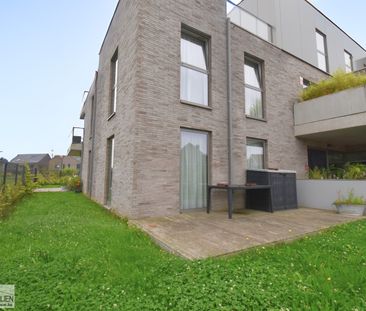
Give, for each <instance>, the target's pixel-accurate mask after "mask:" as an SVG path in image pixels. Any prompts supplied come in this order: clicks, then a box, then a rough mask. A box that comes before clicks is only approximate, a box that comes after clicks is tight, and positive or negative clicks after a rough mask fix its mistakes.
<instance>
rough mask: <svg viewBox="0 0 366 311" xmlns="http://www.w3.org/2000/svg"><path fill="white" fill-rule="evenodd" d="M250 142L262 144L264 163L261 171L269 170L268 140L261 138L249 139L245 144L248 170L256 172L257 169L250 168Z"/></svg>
mask: <svg viewBox="0 0 366 311" xmlns="http://www.w3.org/2000/svg"><path fill="white" fill-rule="evenodd" d="M249 142H260V143H261V144H262V146H263V147H262V148H263V161H262V168H261V170H265V169H266V168H267V140H265V139H261V138H254V137H247V138H246V142H245V155H246V169H247V170H256V169H257V168H251V167H249V165H248V164H249V163H248V162H249V158H248V146H249Z"/></svg>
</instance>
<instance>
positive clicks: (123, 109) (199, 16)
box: [83, 0, 325, 217]
mask: <svg viewBox="0 0 366 311" xmlns="http://www.w3.org/2000/svg"><path fill="white" fill-rule="evenodd" d="M182 24H185V25H187V26H189V27H191V28H194V29H197V30H198V31H200V32H203V33H205V34H206V35H208V36H210V38H211V39H210V45H211V69H210V78H211V85H210V89H211V101H210V107H209V109H205V108H202V107H196V106H191V105H187V104H182V103H181V102H180V35H181V26H182ZM231 32H232V40H231V41H232V46H231V49H232V81H233V116H234V118H233V128H234V132H233V134H234V137H233V160H234V161H233V165H234V173H235V174H234V182H235V183H243V182H244V181H245V168H246V167H245V165H246V154H245V146H246V137H248V136H249V137H256V138H261V139H265V140H267V141H268V165H269V166H270V167H278V168H283V169H294V170H297V171H298V173H299V176H300V177H301V176H303V175H304V173H305V172H304V170H305V164H306V158H307V154H306V145H305V144H304V143H302V142H300V141H299V140H297V139H296V138H295V137H294V133H293V132H294V129H293V123H294V122H293V104H294V102H295V101H296V99H297V95H298V93H299V91H300V90H301V86H300V83H299V78H300V76H303V77H305V78H307V79H309V80H312V81H316V80H318V79H320V78H322V77H324V76H325V74H323V73H321V72H320V71H319V70H317V69H316V68H314V67H312V66H310V65H308V64H306V63H304V62H302V61H301V60H299V59H297V58H295V57H293V56H291V55H289V54H287V53H285V52H283V51H281V50H280V49H278V48H276V47H274V46H273V45H271V44H269V43H267V42H265V41H263V40H261V39H259V38H257V37H255V36H253V35H251V34H249V33H248V32H246V31H245V30H242V29H240V28H238V27H236V26H232V29H231ZM117 47H118V51H119V80H118V102H117V112H116V115H115V116H114V117H112V119H110V120H109V121H108V120H107V118H108V106H109V96H110V92H109V90H110V60H111V58H112V56H113V54H114V52H115V50H116V48H117ZM244 53H250V54H252V55H254V56H256V57H258V58H260V59H262V60H263V61H264V64H265V97H266V114H267V121H266V122H262V121H255V120H249V119H247V118H246V117H245V115H244V78H243V66H244ZM226 73H227V64H226V4H225V1H224V0H212V1H198V0H176V1H174V2H172V1H168V0H144V1H132V0H130V1H129V0H126V1H120V3H119V7H118V9H117V11H116V14H115V16H114V18H113V20H112V23H111V27H110V29H109V32H108V34H107V37H106V40H105V42H104V45H103V47H102V50H101V53H100V65H99V78H98V82H97V107H96V135H95V137H94V139H95V150H94V178H93V198H94V199H96V200H97V201H99V202H101V203H103V202H104V201H105V176H106V162H107V161H106V142H107V138H108V137H110V136H111V135H115V168H114V175H113V189H112V193H113V197H112V203H111V207H112V208H113V209H114V210H115V211H116V212H117V213H119V214H121V215H127V216H130V217H144V216H158V215H164V216H165V215H171V214H176V213H178V212H179V207H180V194H179V191H180V190H179V189H180V184H179V179H180V129H181V128H182V127H184V128H190V129H198V130H204V131H207V132H209V133H210V137H211V146H210V168H209V175H210V182H211V183H214V184H215V183H217V182H221V181H227V180H228V144H227V87H226V86H227V77H226ZM88 124H90V122H88V120H87V119H86V120H85V126H86V133H87V131H88V130H87V126H88ZM86 149H87V148H85V150H84V163H83V178H85V176H86V174H85V169H86V167H87V165H85V154H87V150H86ZM238 198H241V200H236V204H237V206H240V205H241V206H242V205H243V200H242V199H243V196H241V195H239V196H238ZM213 203H214V208H222V209H225V208H226V200H225V195H224V194H223V193H216V194H215V195H214V197H213Z"/></svg>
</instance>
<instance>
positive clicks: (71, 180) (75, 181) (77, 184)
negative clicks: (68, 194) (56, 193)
mask: <svg viewBox="0 0 366 311" xmlns="http://www.w3.org/2000/svg"><path fill="white" fill-rule="evenodd" d="M66 188H67V189H68V190H70V191H75V192H81V180H80V177H79V176H77V175H74V176H72V177H67V181H66Z"/></svg>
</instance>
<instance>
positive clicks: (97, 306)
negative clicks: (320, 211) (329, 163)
mask: <svg viewBox="0 0 366 311" xmlns="http://www.w3.org/2000/svg"><path fill="white" fill-rule="evenodd" d="M0 237H1V256H0V284H15V285H16V310H27V311H28V310H67V311H71V310H144V311H145V310H190V311H191V310H199V311H203V310H210V311H211V310H227V311H229V310H230V311H233V310H324V311H326V310H365V309H366V239H365V237H366V222H365V221H359V222H355V223H351V224H347V225H343V226H340V227H337V228H335V229H333V230H329V231H327V232H325V233H322V234H319V235H316V236H311V237H307V238H304V239H302V240H299V241H296V242H293V243H291V244H284V245H277V246H273V247H268V248H257V249H254V250H251V251H248V252H246V253H242V254H239V255H236V256H233V257H227V258H220V259H208V260H202V261H194V262H190V261H186V260H183V259H181V258H177V257H174V256H173V255H170V254H167V253H165V252H164V251H162V250H160V249H159V248H158V247H157V246H156V245H155V244H154V243H153V242H152V241H151V240H150V239H149V238H148V237H147V236H145V235H144V234H142V233H141V232H140V231H139V230H137V229H133V228H129V227H128V226H127V224H126V222H125V221H124V220H121V219H119V218H117V217H115V216H113V215H111V214H110V213H108V212H107V211H105V210H104V209H102V208H101V207H100V206H99V205H97V204H95V203H93V202H91V201H90V200H88V199H87V198H85V197H84V196H83V195H80V194H75V193H39V194H34V195H33V196H32V197H30V198H26V199H24V200H22V201H21V202H20V203H18V205H17V206H16V209H15V211H14V213H13V214H12V215H11V216H10V218H8V219H7V220H5V221H2V222H0Z"/></svg>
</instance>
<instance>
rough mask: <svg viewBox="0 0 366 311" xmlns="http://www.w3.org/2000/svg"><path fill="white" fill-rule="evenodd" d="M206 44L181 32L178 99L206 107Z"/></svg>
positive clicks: (191, 35) (207, 79) (202, 40)
mask: <svg viewBox="0 0 366 311" xmlns="http://www.w3.org/2000/svg"><path fill="white" fill-rule="evenodd" d="M208 81H209V70H208V43H207V40H206V39H203V38H200V37H199V36H196V35H193V34H190V33H188V32H183V33H182V37H181V68H180V99H181V100H182V101H183V102H188V103H194V104H199V105H203V106H208Z"/></svg>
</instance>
